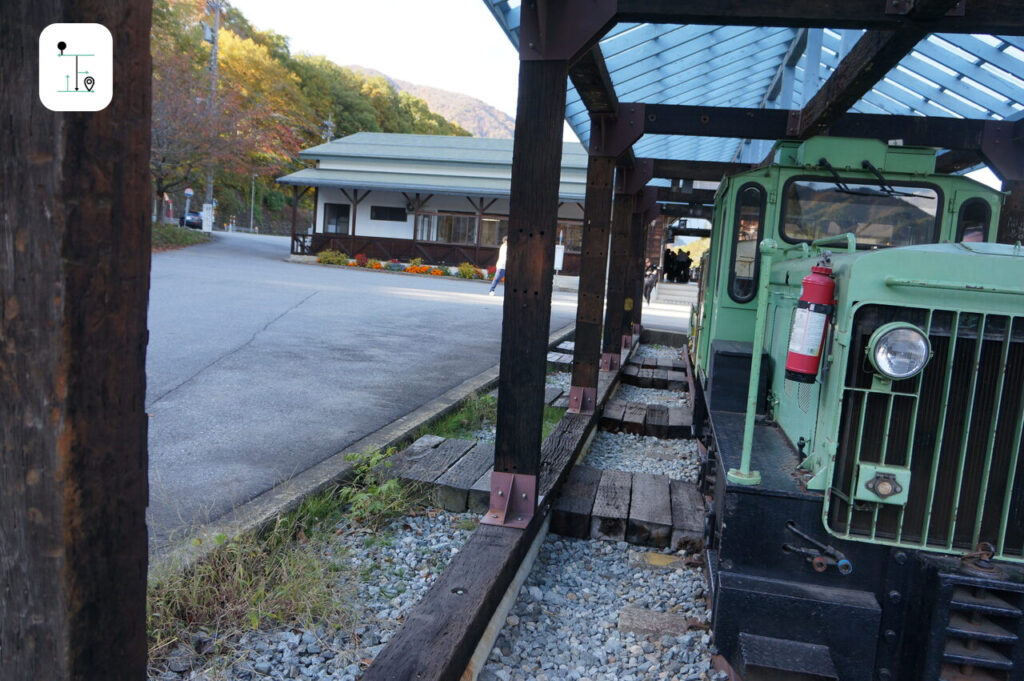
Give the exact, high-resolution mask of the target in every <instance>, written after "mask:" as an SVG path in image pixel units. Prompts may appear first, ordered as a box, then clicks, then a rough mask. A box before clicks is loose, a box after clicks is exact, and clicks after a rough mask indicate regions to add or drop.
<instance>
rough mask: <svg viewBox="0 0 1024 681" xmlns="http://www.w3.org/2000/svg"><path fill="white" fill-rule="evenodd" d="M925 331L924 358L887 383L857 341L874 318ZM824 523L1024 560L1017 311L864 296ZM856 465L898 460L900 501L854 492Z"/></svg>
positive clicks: (846, 531)
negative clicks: (877, 377)
mask: <svg viewBox="0 0 1024 681" xmlns="http://www.w3.org/2000/svg"><path fill="white" fill-rule="evenodd" d="M891 321H906V322H910V323H912V324H915V325H916V326H918V327H919V328H921V329H923V330H925V331H926V332H927V333H928V337H929V340H930V342H931V345H932V352H933V355H932V358H931V360H930V361H929V363H928V365H927V366H926V367H925V369H924V371H923V372H922V373H921V374H919V375H918V376H916V377H914V378H912V379H909V380H906V381H896V382H894V383H893V384H892V389H891V391H889V390H885V389H883V388H881V387H878V386H875V387H873V376H874V370H873V367H872V366H871V365H870V363H869V362H868V360H867V357H866V353H865V348H866V346H867V343H868V340H869V338H870V336H871V333H872V332H873V331H874V330H875V329H877V328H878V327H879V326H881V325H882V324H885V323H887V322H891ZM842 409H843V412H842V420H841V426H840V434H839V436H840V440H839V448H838V452H837V459H836V471H835V477H834V481H833V488H832V493H831V494H830V495H829V511H828V518H829V525H830V527H831V529H832V530H833V531H834V532H836V533H838V534H840V535H845V536H849V537H850V538H867V539H871V540H874V541H879V542H884V543H895V544H900V545H905V546H910V547H917V548H925V549H935V550H941V551H948V552H954V553H961V552H966V551H972V550H974V548H975V547H976V546H977V544H978V543H979V542H988V543H990V544H992V545H993V546H994V547H995V549H996V554H997V556H999V557H1003V558H1007V559H1010V560H1018V561H1021V560H1024V494H1022V490H1024V472H1022V470H1021V468H1022V463H1024V461H1022V459H1024V457H1022V456H1021V449H1022V447H1021V428H1022V423H1024V413H1022V410H1024V318H1022V317H1010V316H1006V315H986V314H982V313H973V312H953V311H944V310H923V309H906V308H896V307H888V306H881V305H868V306H865V307H863V308H861V309H860V310H858V312H857V315H856V318H855V320H854V330H853V334H852V337H851V341H850V360H849V369H848V371H847V376H846V383H845V390H844V394H843V407H842ZM862 463H868V464H872V463H874V464H883V465H886V466H896V467H905V468H908V469H909V470H910V473H911V482H910V486H909V494H908V499H907V502H906V504H905V505H903V506H900V505H893V504H880V503H874V502H864V501H851V500H853V498H854V493H855V489H854V485H855V484H856V483H857V480H856V477H857V470H858V465H859V464H862Z"/></svg>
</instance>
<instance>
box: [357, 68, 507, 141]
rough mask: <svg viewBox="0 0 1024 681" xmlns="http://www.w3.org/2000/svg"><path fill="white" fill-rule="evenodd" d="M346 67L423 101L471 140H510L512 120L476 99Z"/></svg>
mask: <svg viewBox="0 0 1024 681" xmlns="http://www.w3.org/2000/svg"><path fill="white" fill-rule="evenodd" d="M347 68H349V69H352V70H353V71H356V72H357V73H362V74H365V75H367V76H383V77H384V78H385V79H386V80H387V81H388V82H389V83H391V85H392V86H394V88H395V89H396V90H399V91H402V92H408V93H409V94H410V95H412V96H414V97H419V98H420V99H422V100H424V101H425V102H426V103H427V106H429V107H430V110H431V111H433V112H434V113H436V114H440V115H441V116H444V117H445V118H446V119H448V120H449V121H451V122H452V123H455V124H456V125H459V126H461V127H463V128H465V129H466V130H468V131H469V132H470V133H472V134H473V136H474V137H499V138H511V137H512V135H513V133H514V131H515V120H514V119H513V118H512V117H511V116H509V115H508V114H506V113H505V112H504V111H502V110H500V109H497V108H495V107H493V106H491V105H490V104H487V103H485V102H482V101H481V100H479V99H476V98H475V97H470V96H469V95H464V94H461V93H458V92H451V91H449V90H441V89H439V88H434V87H429V86H427V85H417V84H416V83H410V82H408V81H404V80H397V79H395V78H391V77H390V76H388V75H386V74H384V73H381V72H380V71H377V70H375V69H370V68H367V67H365V66H348V67H347Z"/></svg>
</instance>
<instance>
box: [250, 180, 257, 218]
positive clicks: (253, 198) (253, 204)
mask: <svg viewBox="0 0 1024 681" xmlns="http://www.w3.org/2000/svg"><path fill="white" fill-rule="evenodd" d="M255 212H256V173H253V174H252V195H251V196H250V197H249V231H250V232H251V231H252V224H253V222H252V221H253V214H254V213H255Z"/></svg>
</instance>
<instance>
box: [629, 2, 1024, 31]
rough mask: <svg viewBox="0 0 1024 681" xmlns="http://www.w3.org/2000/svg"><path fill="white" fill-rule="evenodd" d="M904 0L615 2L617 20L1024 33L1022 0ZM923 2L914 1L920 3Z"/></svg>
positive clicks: (661, 22)
mask: <svg viewBox="0 0 1024 681" xmlns="http://www.w3.org/2000/svg"><path fill="white" fill-rule="evenodd" d="M906 4H908V3H900V4H899V5H896V4H895V3H887V2H886V3H883V2H879V1H878V0H843V2H827V3H826V2H821V1H820V0H703V1H702V2H692V3H691V2H687V3H682V2H678V0H618V11H617V13H616V19H617V20H618V21H629V22H650V23H653V24H720V25H732V26H791V27H794V28H868V29H881V30H893V31H895V30H910V31H921V32H923V33H939V32H942V33H993V34H1007V35H1024V3H1021V2H1019V1H1018V0H970V2H967V3H966V8H965V9H964V10H963V11H962V14H961V15H959V16H957V15H956V14H954V13H953V12H950V13H949V14H948V15H946V14H945V10H943V12H942V13H940V14H939V15H937V16H931V15H928V16H922V15H919V14H916V13H915V12H914V11H913V10H911V11H910V12H909V13H906V14H901V13H897V12H901V11H903V9H902V7H903V6H905V5H906ZM920 4H923V3H921V2H918V5H920Z"/></svg>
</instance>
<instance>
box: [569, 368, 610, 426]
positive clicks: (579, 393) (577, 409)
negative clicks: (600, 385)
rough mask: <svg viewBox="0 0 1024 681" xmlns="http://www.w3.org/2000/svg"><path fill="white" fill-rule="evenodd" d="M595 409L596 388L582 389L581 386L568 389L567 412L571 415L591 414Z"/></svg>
mask: <svg viewBox="0 0 1024 681" xmlns="http://www.w3.org/2000/svg"><path fill="white" fill-rule="evenodd" d="M602 363H603V362H602ZM596 407H597V388H584V387H583V386H581V385H574V386H572V387H571V388H569V411H570V412H571V413H573V414H593V413H594V409H595V408H596Z"/></svg>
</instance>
